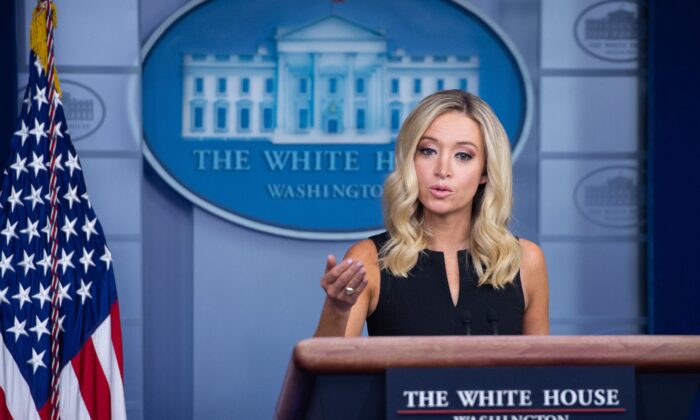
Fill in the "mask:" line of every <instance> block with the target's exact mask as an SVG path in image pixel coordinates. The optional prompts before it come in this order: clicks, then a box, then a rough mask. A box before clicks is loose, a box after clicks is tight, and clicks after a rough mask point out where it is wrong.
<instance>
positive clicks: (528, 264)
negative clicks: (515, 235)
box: [518, 238, 545, 271]
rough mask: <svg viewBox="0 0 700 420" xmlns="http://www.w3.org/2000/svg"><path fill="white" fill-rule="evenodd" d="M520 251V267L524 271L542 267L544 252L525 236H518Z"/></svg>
mask: <svg viewBox="0 0 700 420" xmlns="http://www.w3.org/2000/svg"><path fill="white" fill-rule="evenodd" d="M518 242H519V243H520V253H521V255H522V258H521V262H520V269H521V270H523V269H524V270H526V271H532V270H535V271H536V270H538V269H541V268H544V265H545V261H544V253H543V252H542V249H541V248H540V247H539V246H538V245H537V244H536V243H534V242H532V241H529V240H527V239H525V238H519V239H518Z"/></svg>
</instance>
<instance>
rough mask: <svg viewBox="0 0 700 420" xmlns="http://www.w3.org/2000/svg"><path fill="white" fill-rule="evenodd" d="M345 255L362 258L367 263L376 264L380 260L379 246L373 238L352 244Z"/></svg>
mask: <svg viewBox="0 0 700 420" xmlns="http://www.w3.org/2000/svg"><path fill="white" fill-rule="evenodd" d="M345 257H346V258H352V259H355V260H360V261H362V262H363V263H365V264H376V263H377V260H378V254H377V246H376V245H375V244H374V241H372V240H371V239H363V240H361V241H358V242H355V243H354V244H352V246H351V247H350V248H349V249H348V252H347V253H346V254H345Z"/></svg>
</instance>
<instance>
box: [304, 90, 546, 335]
mask: <svg viewBox="0 0 700 420" xmlns="http://www.w3.org/2000/svg"><path fill="white" fill-rule="evenodd" d="M511 208H512V171H511V157H510V145H509V142H508V138H507V136H506V133H505V131H504V129H503V127H502V126H501V124H500V122H499V121H498V118H497V117H496V115H495V114H494V113H493V111H492V110H491V108H490V107H489V106H488V105H487V104H486V103H485V102H484V101H482V100H481V99H480V98H478V97H476V96H474V95H471V94H469V93H465V92H463V91H459V90H449V91H442V92H437V93H435V94H433V95H430V96H428V97H426V98H425V99H423V101H421V103H420V104H418V106H417V107H416V108H415V109H414V110H413V112H411V114H410V115H409V116H408V118H407V119H406V121H405V122H404V124H403V126H402V127H401V131H400V132H399V136H398V139H397V141H396V169H395V170H394V172H392V173H391V174H390V175H389V177H388V178H387V180H386V183H385V187H384V219H385V220H384V224H385V226H386V228H387V232H385V233H383V234H380V235H377V236H373V237H372V238H370V239H366V240H363V241H360V242H358V243H356V244H354V245H353V246H352V247H351V248H350V249H349V250H348V252H347V255H346V256H345V259H344V260H343V261H341V262H340V263H336V260H335V257H333V256H332V255H329V256H328V259H327V261H326V270H325V274H324V275H323V277H322V278H321V286H322V287H323V288H324V290H325V291H326V300H325V303H324V306H323V310H322V313H321V319H320V321H319V324H318V328H317V330H316V334H315V335H316V336H358V335H360V334H361V333H362V328H363V324H364V322H365V320H366V321H367V323H368V331H369V334H370V335H444V334H548V333H549V316H548V305H549V297H548V293H549V292H548V285H547V271H546V267H545V261H544V255H543V254H542V251H541V250H540V248H539V247H538V246H537V245H535V244H534V243H532V242H530V241H527V240H525V239H522V238H520V239H518V238H516V237H514V236H513V235H512V234H511V233H510V232H509V231H508V229H507V225H508V221H509V219H510V215H511Z"/></svg>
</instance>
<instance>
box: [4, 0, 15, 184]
mask: <svg viewBox="0 0 700 420" xmlns="http://www.w3.org/2000/svg"><path fill="white" fill-rule="evenodd" d="M15 20H16V17H15V2H14V1H3V2H0V57H2V62H3V63H4V64H2V65H0V166H2V167H4V166H5V163H6V162H7V156H8V154H9V153H10V146H9V145H10V136H12V133H14V132H15V123H16V121H17V40H16V36H15ZM1 179H2V174H0V180H1Z"/></svg>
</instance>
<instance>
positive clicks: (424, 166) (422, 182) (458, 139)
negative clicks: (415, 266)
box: [413, 112, 486, 217]
mask: <svg viewBox="0 0 700 420" xmlns="http://www.w3.org/2000/svg"><path fill="white" fill-rule="evenodd" d="M413 162H414V164H415V168H416V175H417V176H418V185H419V194H418V199H419V200H420V202H421V204H422V205H423V207H424V210H423V211H424V214H426V213H432V214H434V215H436V216H448V215H452V214H462V215H464V216H467V217H468V216H469V215H471V207H472V202H473V199H474V195H475V194H476V191H477V188H478V187H479V184H483V183H485V182H486V175H485V170H484V166H485V150H484V142H483V140H482V139H481V133H480V130H479V125H478V124H477V123H476V121H474V120H473V119H471V118H470V117H468V116H467V115H465V114H463V113H460V112H448V113H445V114H442V115H441V116H439V117H437V118H436V119H435V120H434V121H433V122H432V124H430V126H429V127H428V129H427V130H426V131H425V133H424V134H423V136H422V137H421V139H420V140H419V141H418V147H417V149H416V153H415V157H414V159H413ZM426 215H427V214H426Z"/></svg>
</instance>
